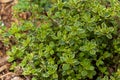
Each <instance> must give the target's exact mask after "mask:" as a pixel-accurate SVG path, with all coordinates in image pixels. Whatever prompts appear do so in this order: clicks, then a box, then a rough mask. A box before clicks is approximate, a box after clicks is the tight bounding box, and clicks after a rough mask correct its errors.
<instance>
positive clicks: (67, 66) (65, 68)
mask: <svg viewBox="0 0 120 80" xmlns="http://www.w3.org/2000/svg"><path fill="white" fill-rule="evenodd" d="M62 69H63V70H69V69H70V64H63V66H62Z"/></svg>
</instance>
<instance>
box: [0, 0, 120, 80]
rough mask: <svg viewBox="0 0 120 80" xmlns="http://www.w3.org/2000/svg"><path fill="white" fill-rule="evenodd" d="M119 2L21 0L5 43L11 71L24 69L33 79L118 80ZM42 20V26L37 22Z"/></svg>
mask: <svg viewBox="0 0 120 80" xmlns="http://www.w3.org/2000/svg"><path fill="white" fill-rule="evenodd" d="M119 5H120V2H119V1H118V0H35V1H34V0H31V1H30V0H20V2H19V4H18V5H16V6H15V7H14V10H15V15H14V16H15V17H17V18H18V16H17V15H16V14H17V13H19V12H21V11H31V12H32V14H33V15H32V16H31V18H30V19H29V20H22V19H19V20H20V21H21V24H20V25H17V24H13V25H12V27H11V29H9V30H8V31H7V33H4V28H3V29H2V30H1V31H0V32H1V34H2V36H3V39H4V40H3V41H4V43H5V44H6V45H10V43H9V39H10V36H11V37H12V38H13V39H14V40H15V44H14V45H12V47H11V49H10V50H9V51H8V52H7V54H8V55H9V56H10V59H9V62H12V63H13V65H12V66H11V70H12V69H15V68H16V67H20V68H21V69H22V70H23V75H32V76H33V78H32V80H89V79H92V80H93V79H94V80H119V79H120V35H119V29H120V25H119V23H120V21H119V17H120V6H119ZM38 23H39V25H38Z"/></svg>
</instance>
